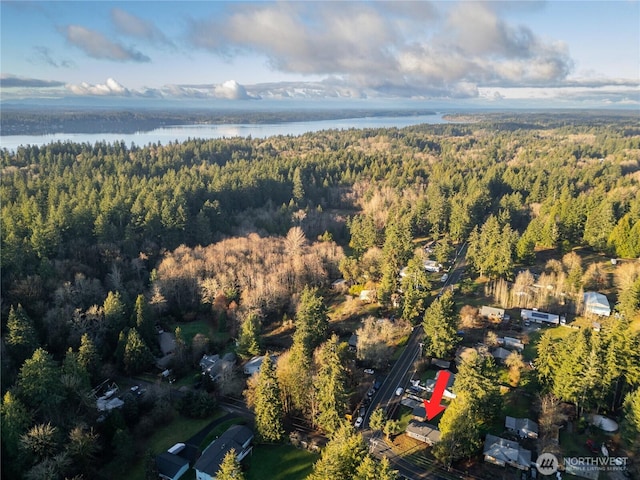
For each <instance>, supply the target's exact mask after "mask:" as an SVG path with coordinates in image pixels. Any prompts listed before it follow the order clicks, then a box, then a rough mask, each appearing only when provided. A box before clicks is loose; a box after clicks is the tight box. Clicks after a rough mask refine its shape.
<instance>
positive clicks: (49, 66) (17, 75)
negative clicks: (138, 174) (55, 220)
mask: <svg viewBox="0 0 640 480" xmlns="http://www.w3.org/2000/svg"><path fill="white" fill-rule="evenodd" d="M0 8H1V27H2V28H1V64H0V65H1V69H0V73H1V75H2V79H1V87H2V90H1V99H2V100H3V101H16V100H17V99H21V98H58V97H75V98H82V97H96V98H102V99H105V101H108V99H110V98H120V99H122V98H148V99H155V100H157V101H161V100H163V99H168V100H171V99H198V100H203V101H204V100H206V101H211V102H212V103H213V104H214V103H215V101H216V100H222V99H224V100H247V99H283V100H284V99H291V98H299V99H309V98H313V99H324V98H334V99H335V98H338V99H354V100H355V99H358V100H362V99H366V100H372V99H396V100H402V101H406V102H411V101H416V102H421V103H423V102H425V101H427V102H429V101H431V102H445V103H446V102H451V103H457V104H460V103H464V102H468V103H471V104H476V105H487V106H497V107H500V106H513V105H522V106H524V105H543V104H544V105H549V106H558V107H564V106H577V107H580V106H585V107H591V106H612V107H616V106H620V107H634V106H640V88H639V82H640V3H639V2H638V1H637V0H633V1H632V0H623V1H602V2H599V1H559V2H557V1H547V2H542V1H539V2H525V1H503V2H497V1H491V2H479V1H440V2H426V1H411V2H382V1H374V2H341V1H324V2H309V1H301V2H264V1H257V2H203V1H202V2H173V1H160V2H154V1H130V2H109V1H91V2H69V1H65V2H56V1H47V2H22V1H21V2H17V1H16V2H14V1H5V0H3V1H2V2H1V3H0Z"/></svg>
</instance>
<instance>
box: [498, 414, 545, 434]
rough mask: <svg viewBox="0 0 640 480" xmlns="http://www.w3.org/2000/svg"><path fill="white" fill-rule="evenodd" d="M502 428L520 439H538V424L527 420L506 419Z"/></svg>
mask: <svg viewBox="0 0 640 480" xmlns="http://www.w3.org/2000/svg"><path fill="white" fill-rule="evenodd" d="M504 426H505V427H506V429H507V430H509V431H510V432H513V433H516V434H517V435H518V436H519V437H520V438H538V424H537V423H536V422H534V421H533V420H529V419H528V418H514V417H507V418H506V419H505V421H504Z"/></svg>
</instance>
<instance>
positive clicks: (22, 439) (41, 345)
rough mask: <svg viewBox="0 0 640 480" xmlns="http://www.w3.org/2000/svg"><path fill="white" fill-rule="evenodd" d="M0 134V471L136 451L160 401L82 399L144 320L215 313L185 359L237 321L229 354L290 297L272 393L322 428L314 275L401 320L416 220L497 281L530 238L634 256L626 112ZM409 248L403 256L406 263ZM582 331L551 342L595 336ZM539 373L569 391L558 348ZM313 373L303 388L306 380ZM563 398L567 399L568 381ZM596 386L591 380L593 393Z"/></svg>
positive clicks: (328, 379)
mask: <svg viewBox="0 0 640 480" xmlns="http://www.w3.org/2000/svg"><path fill="white" fill-rule="evenodd" d="M0 155H1V157H2V158H1V168H2V174H1V189H0V201H1V203H2V259H1V261H2V305H1V307H2V311H1V313H2V377H1V380H2V394H3V404H2V415H3V428H2V449H3V450H2V453H3V477H5V478H21V477H22V476H24V475H31V476H29V477H28V478H43V477H42V476H38V475H41V473H42V472H44V471H48V470H46V469H47V468H50V469H57V470H54V471H56V472H58V473H59V474H60V475H62V473H60V472H64V475H67V476H69V477H70V476H73V475H84V477H83V478H95V477H93V476H92V475H95V474H96V468H97V464H96V463H95V461H94V459H95V458H98V457H99V458H100V459H101V460H100V462H98V464H102V463H106V462H107V461H109V460H112V459H114V458H115V459H119V458H120V456H122V458H125V459H126V461H130V460H131V458H128V457H127V455H128V454H129V453H128V452H127V448H126V446H127V445H128V446H131V445H132V438H133V436H135V435H138V434H140V435H144V434H147V433H148V432H149V431H150V430H153V428H154V426H155V425H156V424H158V423H159V422H161V420H159V419H160V418H162V412H163V410H162V409H167V408H169V407H167V406H166V405H165V404H163V403H162V402H161V401H157V402H155V403H153V402H148V404H143V405H139V407H136V408H139V409H140V410H139V411H135V412H133V411H127V410H125V411H123V414H122V416H121V418H120V419H119V420H118V421H115V420H111V423H109V422H107V424H102V426H100V428H97V427H96V428H95V429H94V427H95V426H96V425H97V424H96V417H97V413H96V412H95V402H93V403H92V402H87V400H86V399H87V394H88V393H89V392H90V391H91V389H92V387H95V386H97V385H99V384H100V383H101V382H102V381H103V380H105V379H108V378H113V377H115V376H117V375H122V374H126V375H132V374H135V373H137V372H144V371H146V370H149V369H151V368H152V365H153V361H154V360H153V359H154V355H155V356H158V354H159V352H158V346H157V344H156V343H157V342H156V340H155V335H156V331H155V326H156V324H157V325H164V326H166V325H173V324H175V323H176V322H177V323H179V324H181V325H182V324H183V325H184V326H188V325H189V322H190V321H192V320H193V319H195V318H201V317H204V318H206V319H207V320H208V321H211V322H213V324H215V326H216V328H217V330H218V332H219V333H223V334H224V335H222V336H221V338H219V339H213V338H208V339H204V340H203V339H202V338H200V339H198V338H197V336H196V337H194V338H193V339H189V340H188V341H187V342H186V345H184V348H185V353H184V356H183V357H181V358H182V360H181V361H182V362H184V363H185V364H187V363H188V364H196V365H197V361H198V360H199V355H201V354H202V353H203V352H205V351H208V352H210V353H216V352H223V351H224V350H225V348H227V347H228V346H230V345H231V346H233V345H234V342H233V339H234V338H236V337H239V338H240V343H239V344H238V348H239V349H240V350H242V349H244V350H242V352H240V351H239V353H244V354H246V356H250V355H251V354H253V353H254V352H259V351H260V350H261V349H260V347H259V345H257V343H258V342H259V332H260V329H262V328H264V326H266V325H268V324H270V323H273V322H283V318H284V319H285V321H286V319H290V318H295V322H296V330H295V334H294V335H293V336H292V338H290V339H289V340H290V342H289V344H288V345H293V346H292V347H291V349H290V351H289V352H288V353H287V354H286V355H288V358H289V359H291V360H287V361H284V362H282V361H281V362H278V369H277V372H276V373H273V375H274V376H275V375H276V374H277V376H278V378H280V380H281V385H280V388H281V389H282V392H281V393H280V394H281V396H282V398H283V399H284V404H283V405H282V406H281V407H282V409H283V412H284V413H285V414H294V413H295V414H296V415H298V414H299V415H302V416H306V417H307V418H309V420H310V421H311V423H312V424H313V425H314V426H317V427H319V428H321V429H323V430H324V431H326V432H334V431H339V430H340V419H341V418H343V416H344V413H345V411H346V410H345V409H346V403H347V400H346V398H347V383H348V382H347V371H346V367H345V366H344V362H343V361H342V360H344V358H343V357H344V352H343V351H342V350H341V349H340V347H339V346H338V340H337V337H332V338H329V339H328V338H327V337H328V330H327V326H326V325H324V324H323V321H324V320H323V319H324V317H325V316H326V312H324V310H323V308H324V307H323V306H322V305H321V303H322V302H321V300H322V297H321V294H322V292H323V291H324V289H327V288H328V287H329V286H330V284H331V282H332V281H334V280H336V279H337V278H340V277H343V278H344V279H345V280H346V281H347V282H348V283H349V284H350V285H355V286H356V288H357V289H360V290H362V289H363V288H370V289H372V290H374V291H375V292H376V293H377V299H378V301H379V302H380V304H381V306H382V308H385V309H387V311H390V312H391V311H393V312H394V313H395V314H396V315H398V316H399V317H401V318H403V319H404V320H406V321H407V322H411V323H413V324H417V323H419V322H420V321H421V320H422V318H423V315H424V313H425V309H426V307H427V301H428V295H429V294H428V293H427V290H428V288H427V287H428V283H429V281H428V279H426V278H420V270H421V268H419V265H421V264H422V261H423V258H422V256H421V255H423V253H421V251H417V252H416V248H415V247H416V243H415V241H416V239H426V238H428V239H433V240H434V255H435V256H436V258H437V259H438V260H441V261H443V262H444V261H446V260H447V259H448V258H449V257H450V255H451V249H452V247H451V245H452V244H461V243H463V242H465V241H468V243H469V252H468V260H469V262H470V264H471V266H472V268H473V269H474V271H475V272H476V273H477V274H478V275H482V276H484V277H488V278H489V279H492V280H495V282H494V283H493V284H492V285H493V286H492V288H494V292H495V289H496V288H501V287H499V286H498V279H506V280H511V281H512V280H516V282H517V281H518V280H517V277H518V270H524V269H526V268H527V266H528V265H530V264H532V263H533V262H534V261H535V260H536V255H538V254H540V252H543V251H547V252H554V255H555V254H557V256H558V258H562V256H563V255H566V254H569V253H570V252H572V249H574V248H576V247H581V248H583V249H587V250H589V251H591V252H592V253H593V254H594V255H600V256H601V257H602V259H603V260H604V261H608V260H609V259H610V258H618V259H628V260H632V259H637V258H638V257H640V129H639V128H638V124H637V118H636V117H634V116H626V115H620V116H618V115H615V114H604V113H603V114H600V115H580V114H577V113H576V114H565V115H558V116H553V115H534V114H530V115H523V116H515V115H513V116H510V115H500V116H497V115H496V116H491V115H485V116H483V117H479V118H476V119H474V122H473V123H459V124H456V123H452V124H447V125H421V126H416V127H410V128H404V129H401V130H399V129H380V130H364V131H363V130H347V131H325V132H319V133H314V134H307V135H303V136H300V137H290V136H281V137H272V138H268V139H242V138H233V139H222V140H198V139H194V140H191V141H187V142H184V143H182V144H177V143H174V144H169V145H148V146H144V147H139V146H127V145H124V144H106V143H98V144H95V145H88V144H74V143H56V144H51V145H48V146H46V147H26V148H20V149H19V150H18V151H17V152H16V153H10V152H8V151H6V150H4V151H2V152H1V153H0ZM558 263H559V265H555V267H557V268H555V270H553V269H550V270H549V271H547V272H542V273H543V274H545V275H551V273H550V272H552V271H553V274H554V275H556V276H555V277H554V279H557V278H558V276H559V275H560V272H562V275H563V277H562V278H563V279H564V278H568V280H567V284H568V283H569V282H571V281H573V282H574V287H575V288H574V290H573V291H574V292H575V293H577V292H579V291H581V289H582V287H583V285H582V283H580V282H581V281H582V280H581V279H582V274H583V273H584V272H582V270H580V272H579V274H576V273H575V272H574V277H573V280H571V266H572V264H570V263H567V264H565V267H563V266H562V264H561V263H560V262H558ZM629 263H632V262H629ZM416 265H418V267H416ZM405 266H406V267H407V269H409V271H411V269H412V268H413V271H414V272H415V275H409V276H405V277H404V279H402V277H400V275H399V274H400V272H401V270H402V269H403V268H404V267H405ZM552 266H553V265H552ZM563 268H566V270H563ZM626 268H627V270H628V272H627V274H626V276H625V277H624V278H622V277H619V278H618V277H617V278H618V279H620V278H622V280H620V281H619V282H618V283H617V284H616V285H615V286H613V287H612V290H613V292H614V294H613V295H612V296H610V300H611V301H612V305H616V310H617V312H619V313H621V314H622V316H623V318H625V321H626V322H628V323H629V324H632V323H633V321H634V320H635V321H637V320H638V315H639V311H640V267H637V261H636V263H632V266H631V267H626ZM594 275H595V273H594ZM578 276H579V277H580V279H578ZM520 281H521V282H524V281H525V279H524V277H523V278H520ZM594 282H595V283H594V285H597V281H594ZM551 283H553V284H554V285H555V284H557V282H555V281H554V282H550V284H551ZM398 292H401V293H402V294H403V301H402V302H400V303H398V302H397V301H396V300H397V298H396V297H397V296H398ZM563 294H564V293H563ZM558 295H559V294H558ZM318 302H319V303H318ZM305 308H307V309H308V312H307V311H306V310H305ZM301 311H302V313H301ZM305 312H307V314H305ZM284 323H286V322H283V324H284ZM303 327H304V328H303ZM453 331H454V333H455V328H454V330H453ZM288 335H289V336H291V334H290V333H289V334H288ZM177 336H178V340H179V341H180V337H179V334H178V335H177ZM583 336H584V335H583ZM583 336H578V335H577V334H576V335H574V336H572V337H571V338H570V340H567V343H566V344H558V345H556V346H555V347H554V348H555V350H554V352H556V353H555V354H557V355H562V356H567V355H569V353H568V352H571V351H573V350H574V348H578V347H576V345H578V346H579V347H580V348H584V349H589V348H590V345H591V343H590V342H591V340H590V339H589V338H583ZM252 339H253V340H256V344H255V345H252V344H251V340H252ZM197 342H201V343H200V344H198V343H197ZM202 342H204V343H202ZM241 342H245V343H244V344H242V343H241ZM332 342H333V343H332ZM318 346H320V347H319V349H318V350H316V352H315V356H314V354H313V352H314V349H316V347H318ZM434 348H435V347H434ZM630 348H632V347H630ZM447 350H448V347H447V345H445V346H444V350H443V352H445V351H447ZM438 354H440V352H439V351H438ZM290 361H291V362H299V363H291V364H290V363H289V362H290ZM281 364H282V365H281ZM287 365H297V366H298V367H299V368H293V367H291V368H292V370H291V371H287V370H286V366H287ZM176 367H179V365H178V366H176ZM624 374H625V375H630V374H628V373H627V372H626V370H625V373H624ZM261 375H262V374H261ZM541 375H543V380H544V384H545V385H547V386H548V388H550V389H552V390H553V391H554V392H555V393H557V395H558V396H562V395H563V394H564V393H563V392H564V390H563V389H564V388H565V387H564V386H563V385H560V384H559V383H558V382H554V381H553V377H554V375H556V370H555V367H554V366H553V362H552V364H551V365H550V366H548V368H547V369H546V370H544V369H543V371H542V372H541ZM622 375H623V374H622V373H621V374H620V378H622ZM312 378H313V379H314V380H312ZM616 378H617V377H616ZM625 381H626V382H627V383H628V384H629V385H633V382H634V379H633V378H631V377H628V378H626V380H625ZM635 381H636V387H637V379H635ZM312 382H315V383H316V384H317V385H319V386H318V389H319V391H318V392H317V394H316V395H317V396H316V397H315V398H313V399H309V398H308V397H306V396H305V395H309V393H308V392H307V391H305V390H304V388H305V387H304V386H305V385H309V384H310V383H312ZM336 385H339V386H340V388H337V390H336V388H334V387H335V386H336ZM330 386H331V388H330ZM341 388H343V389H344V390H341ZM332 389H333V390H332ZM582 395H583V396H584V394H582ZM614 397H615V395H614ZM566 399H567V400H575V401H580V402H582V401H583V398H582V397H581V396H580V394H579V392H578V393H576V392H573V391H571V392H570V394H568V397H567V398H566ZM614 400H616V401H617V402H618V403H620V401H621V399H619V398H618V399H615V398H614ZM606 402H607V399H606V395H604V394H603V395H602V396H601V397H599V398H598V399H597V400H594V402H593V403H594V404H598V405H599V404H602V403H606ZM629 402H630V401H629ZM258 403H259V401H258ZM256 406H257V405H256ZM629 408H631V407H629ZM310 410H311V411H310ZM142 414H144V415H142ZM140 416H144V417H145V418H147V420H145V421H146V422H147V423H146V424H145V425H143V426H140V422H141V420H140V419H139V417H140ZM154 422H155V424H154ZM267 423H268V422H267ZM274 435H275V437H277V438H281V436H282V433H281V432H280V431H279V430H278V431H277V432H276V433H274ZM275 437H274V438H275ZM113 445H120V447H118V448H110V446H113ZM122 445H125V446H124V447H123V446H122ZM98 451H100V452H101V453H100V455H98ZM25 452H28V453H29V454H28V455H25V454H24V453H25ZM56 462H57V463H56ZM49 478H58V477H56V476H51V477H49ZM60 478H64V476H62V477H60ZM78 478H82V477H78ZM318 478H320V477H318Z"/></svg>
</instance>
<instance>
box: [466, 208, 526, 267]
mask: <svg viewBox="0 0 640 480" xmlns="http://www.w3.org/2000/svg"><path fill="white" fill-rule="evenodd" d="M517 242H518V235H517V233H516V232H514V231H513V230H512V229H511V227H510V226H509V225H505V226H504V227H502V228H501V227H500V223H499V222H498V219H497V218H496V217H495V216H494V215H491V216H489V218H488V219H487V221H486V222H485V223H484V225H482V228H481V230H480V232H478V231H477V230H476V229H474V230H473V232H471V235H470V236H469V249H468V251H467V260H468V261H469V262H470V263H471V265H473V267H474V268H475V269H476V270H477V271H478V272H479V273H480V275H486V276H488V277H492V278H495V277H498V276H501V275H502V276H507V277H510V276H511V272H512V270H513V257H514V253H515V250H516V244H517Z"/></svg>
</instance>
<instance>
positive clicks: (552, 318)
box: [520, 309, 560, 325]
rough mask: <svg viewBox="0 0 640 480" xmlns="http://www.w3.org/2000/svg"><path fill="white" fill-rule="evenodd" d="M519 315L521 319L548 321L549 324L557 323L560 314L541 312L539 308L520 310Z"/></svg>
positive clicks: (539, 321) (537, 321)
mask: <svg viewBox="0 0 640 480" xmlns="http://www.w3.org/2000/svg"><path fill="white" fill-rule="evenodd" d="M520 316H521V317H522V320H523V321H525V322H526V321H531V322H535V323H548V324H551V325H558V324H559V323H560V316H559V315H556V314H554V313H547V312H541V311H539V310H525V309H522V310H520Z"/></svg>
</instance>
